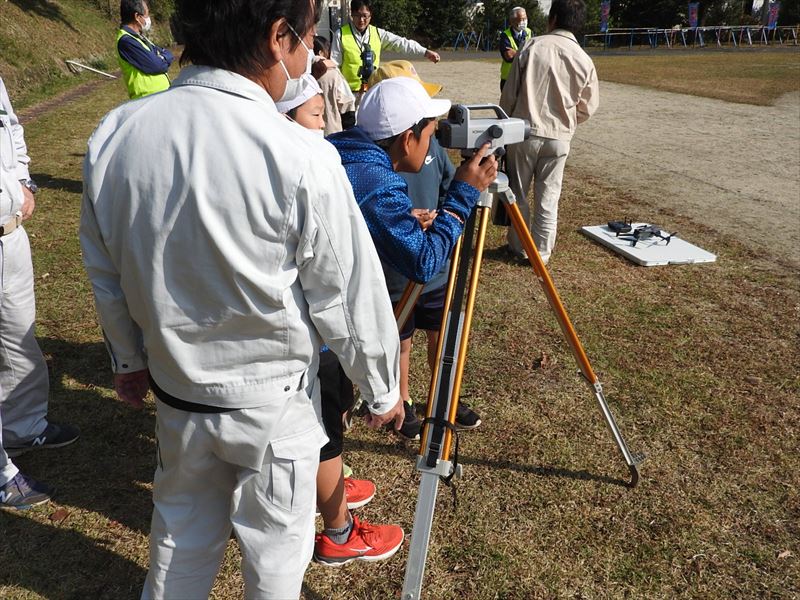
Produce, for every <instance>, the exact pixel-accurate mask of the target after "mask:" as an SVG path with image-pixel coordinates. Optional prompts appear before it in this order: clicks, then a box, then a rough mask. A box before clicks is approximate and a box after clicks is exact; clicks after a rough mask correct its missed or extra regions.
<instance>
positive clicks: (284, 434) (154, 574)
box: [142, 377, 328, 600]
mask: <svg viewBox="0 0 800 600" xmlns="http://www.w3.org/2000/svg"><path fill="white" fill-rule="evenodd" d="M314 381H316V377H314ZM318 388H319V385H318V384H316V385H314V386H313V391H312V388H311V387H310V386H309V387H308V388H306V389H301V390H300V391H295V392H292V393H291V394H290V396H289V397H287V398H281V399H278V400H276V401H273V402H271V403H270V404H267V405H266V406H262V407H259V408H251V409H243V410H236V411H231V412H226V413H219V414H200V413H193V412H185V411H181V410H177V409H175V408H172V407H170V406H167V405H166V404H164V403H162V402H160V401H157V402H156V406H157V413H156V438H157V440H158V467H157V469H156V474H155V482H154V485H153V504H154V509H153V520H152V525H151V530H150V571H149V572H148V574H147V580H146V581H145V586H144V590H143V591H142V599H143V600H150V599H155V598H159V599H171V598H207V597H208V595H209V593H210V592H211V587H212V585H213V583H214V578H215V577H216V574H217V571H218V570H219V566H220V562H221V561H222V558H223V555H224V554H225V548H226V547H227V544H228V539H229V538H230V533H231V529H233V530H234V531H235V533H236V538H237V539H238V541H239V547H240V549H241V551H242V575H243V577H244V582H245V596H246V597H247V598H259V599H261V598H276V599H277V598H280V599H281V600H283V599H287V598H299V596H300V588H301V586H302V583H303V575H304V573H305V570H306V567H307V566H308V563H309V561H310V560H311V555H312V552H313V547H314V512H315V506H316V476H317V467H318V466H319V450H320V448H321V447H322V446H323V445H324V444H325V443H326V442H327V441H328V439H327V437H326V435H325V431H324V429H323V428H322V426H321V423H322V420H321V413H320V399H319V389H318ZM189 400H191V399H189Z"/></svg>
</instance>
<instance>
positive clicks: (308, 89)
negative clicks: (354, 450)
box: [276, 74, 405, 567]
mask: <svg viewBox="0 0 800 600" xmlns="http://www.w3.org/2000/svg"><path fill="white" fill-rule="evenodd" d="M276 107H277V109H278V112H281V113H283V114H285V115H286V116H287V117H289V118H290V119H292V120H293V121H295V122H296V123H297V124H298V125H302V126H303V127H305V128H307V129H310V130H312V131H314V132H319V134H320V135H323V134H324V128H325V120H324V118H323V111H324V99H323V95H322V90H321V89H320V86H319V84H318V83H317V80H316V79H314V77H313V76H311V75H310V74H308V75H304V76H303V87H302V88H301V91H300V93H299V94H298V95H297V96H295V97H294V98H290V99H288V100H285V101H283V102H278V103H276ZM318 377H319V381H320V395H321V398H322V403H321V405H322V422H323V424H324V425H325V432H326V433H327V435H328V443H326V444H325V445H324V446H323V447H322V449H321V450H320V458H319V469H318V470H317V510H318V511H319V512H320V514H321V515H322V520H323V524H324V530H323V533H321V534H318V535H317V536H316V540H315V547H314V559H315V560H316V561H317V562H318V563H321V564H324V565H328V566H334V567H338V566H341V565H343V564H346V563H348V562H351V561H353V560H364V561H377V560H382V559H385V558H389V557H390V556H392V555H393V554H394V553H395V552H397V550H398V549H399V548H400V545H401V544H402V543H403V538H404V537H405V534H404V533H403V529H402V528H401V527H400V526H399V525H375V524H372V523H367V522H364V521H360V520H359V519H358V518H357V517H355V516H353V515H351V513H350V510H354V509H356V508H360V507H361V506H364V505H365V504H367V503H368V502H369V501H370V500H372V498H373V497H374V496H375V492H376V488H375V484H374V483H372V482H371V481H369V480H366V479H355V478H353V477H351V476H347V477H345V475H344V470H343V468H344V464H343V462H342V450H343V441H344V440H343V435H344V427H343V425H342V418H343V416H344V414H345V413H346V412H347V411H348V410H349V409H350V408H351V407H352V405H353V402H354V399H355V398H354V395H353V384H352V382H351V381H350V380H349V379H348V378H347V375H346V374H345V373H344V369H342V367H341V365H340V364H339V359H338V358H337V357H336V355H335V354H334V353H333V352H331V351H330V350H329V349H328V348H327V347H326V346H323V347H322V348H321V351H320V357H319V372H318ZM354 549H358V551H355V550H354Z"/></svg>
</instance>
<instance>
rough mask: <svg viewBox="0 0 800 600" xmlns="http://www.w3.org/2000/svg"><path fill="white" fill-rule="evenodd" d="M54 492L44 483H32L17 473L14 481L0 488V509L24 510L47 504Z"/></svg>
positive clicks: (32, 481) (28, 478)
mask: <svg viewBox="0 0 800 600" xmlns="http://www.w3.org/2000/svg"><path fill="white" fill-rule="evenodd" d="M54 491H55V490H53V488H51V487H50V486H48V485H47V484H46V483H41V482H39V481H34V480H33V479H31V478H30V477H26V476H25V475H23V474H22V473H17V475H16V477H14V479H12V480H11V481H9V482H8V483H6V484H5V485H4V486H0V508H13V509H16V510H25V509H26V508H30V507H31V506H36V505H37V504H44V503H45V502H48V501H49V500H50V496H52V495H53V492H54Z"/></svg>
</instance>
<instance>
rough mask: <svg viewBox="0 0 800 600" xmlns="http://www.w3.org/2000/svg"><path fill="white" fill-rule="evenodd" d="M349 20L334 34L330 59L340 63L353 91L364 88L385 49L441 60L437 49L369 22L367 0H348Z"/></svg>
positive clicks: (430, 59) (370, 13)
mask: <svg viewBox="0 0 800 600" xmlns="http://www.w3.org/2000/svg"><path fill="white" fill-rule="evenodd" d="M350 20H351V21H352V23H348V24H347V25H344V26H343V27H342V28H341V29H340V30H339V31H337V32H336V33H334V34H333V41H332V45H331V60H333V61H334V62H335V63H336V64H337V65H339V68H340V69H341V71H342V75H344V78H345V79H346V80H347V83H349V84H350V89H351V90H353V91H354V92H357V91H363V88H364V85H365V84H366V82H367V81H368V80H369V78H370V76H371V75H372V73H373V71H374V69H377V68H378V66H380V63H381V52H382V51H384V50H391V51H394V52H402V53H404V54H416V55H419V56H424V57H425V58H427V59H428V60H429V61H431V62H433V63H438V62H439V60H440V59H441V57H440V56H439V54H438V53H437V52H434V51H433V50H428V49H427V48H425V47H424V46H423V45H422V44H420V43H419V42H415V41H414V40H409V39H406V38H404V37H401V36H399V35H395V34H394V33H392V32H390V31H386V30H385V29H380V28H378V27H375V26H374V25H371V24H370V23H371V22H372V5H371V4H370V2H369V0H351V2H350ZM368 56H371V58H367V57H368ZM367 67H371V70H370V69H368V68H367Z"/></svg>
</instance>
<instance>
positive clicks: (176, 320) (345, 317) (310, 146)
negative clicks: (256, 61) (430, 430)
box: [80, 66, 399, 414]
mask: <svg viewBox="0 0 800 600" xmlns="http://www.w3.org/2000/svg"><path fill="white" fill-rule="evenodd" d="M80 238H81V246H82V248H83V254H84V263H85V265H86V269H87V272H88V274H89V278H90V279H91V282H92V286H93V288H94V293H95V300H96V306H97V311H98V314H99V316H100V321H101V325H102V327H103V331H104V334H105V337H106V340H107V345H108V347H109V350H110V352H111V355H112V363H113V368H114V371H115V372H117V373H125V372H131V371H136V370H140V369H143V368H145V367H147V368H149V370H150V373H151V375H152V377H153V379H154V380H155V381H156V383H157V384H158V385H159V387H160V388H161V389H163V390H164V391H165V392H167V393H168V394H171V395H173V396H175V397H177V398H180V399H182V400H186V401H190V402H196V403H201V404H208V405H212V406H221V407H236V408H247V407H254V406H261V405H265V404H267V403H268V402H271V401H273V399H276V398H279V397H286V396H287V395H289V394H294V393H296V390H297V389H298V387H299V386H300V385H302V382H303V381H304V380H305V378H306V377H307V376H308V375H309V369H310V368H311V371H312V373H311V374H315V367H316V361H317V354H318V352H319V347H320V343H321V340H322V341H324V343H325V344H327V345H328V346H329V347H330V348H331V349H332V350H333V351H334V352H335V353H336V354H337V356H338V357H339V359H340V361H341V362H342V365H343V366H344V369H345V371H346V372H347V374H348V376H349V377H350V378H351V379H352V380H353V381H354V382H355V383H356V384H357V385H358V386H359V388H360V389H361V392H362V394H363V396H364V398H365V399H366V401H367V402H368V405H369V406H370V408H371V410H372V411H373V412H374V413H376V414H382V413H384V412H387V411H388V410H389V409H390V408H392V406H394V404H395V403H396V401H397V398H398V397H399V390H398V382H399V376H398V360H399V342H398V335H397V327H396V324H395V320H394V317H393V314H392V309H391V305H390V303H389V298H388V295H387V293H386V287H385V282H384V279H383V275H382V272H381V266H380V261H379V260H378V256H377V253H376V251H375V248H374V245H373V243H372V240H371V238H370V235H369V232H368V231H367V228H366V225H365V223H364V220H363V217H362V216H361V213H360V211H359V208H358V206H357V204H356V202H355V199H354V198H353V192H352V189H351V187H350V183H349V182H348V180H347V177H346V175H345V172H344V169H343V168H342V166H341V163H340V160H339V156H338V154H337V152H336V151H335V150H334V149H333V147H332V146H331V145H330V144H329V143H328V142H326V141H324V140H322V139H320V138H319V137H317V136H315V135H314V134H313V133H311V132H310V131H308V130H306V129H304V128H302V127H300V126H299V125H297V124H295V123H292V122H290V121H289V120H287V119H286V118H284V117H283V116H282V115H280V114H279V113H278V112H277V110H276V108H275V104H274V102H273V100H272V99H271V98H270V96H269V95H268V94H267V92H266V91H265V90H264V89H263V88H261V87H260V86H258V85H257V84H255V83H254V82H253V81H250V80H249V79H246V78H244V77H242V76H240V75H237V74H235V73H232V72H229V71H225V70H221V69H214V68H210V67H199V66H191V67H187V68H184V69H183V70H182V71H181V74H180V76H179V77H178V78H177V79H176V80H175V81H174V82H173V86H172V88H171V89H169V90H167V91H165V92H161V93H158V94H154V95H152V96H148V97H146V98H142V99H140V100H135V101H131V102H127V103H126V104H124V105H122V106H120V107H119V108H117V109H115V110H113V111H112V112H110V113H109V114H108V115H107V116H106V117H105V118H104V119H103V120H102V122H101V123H100V125H99V126H98V128H97V129H96V131H95V132H94V134H93V135H92V137H91V139H90V141H89V148H88V151H87V154H86V159H85V162H84V194H83V206H82V213H81V228H80Z"/></svg>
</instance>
